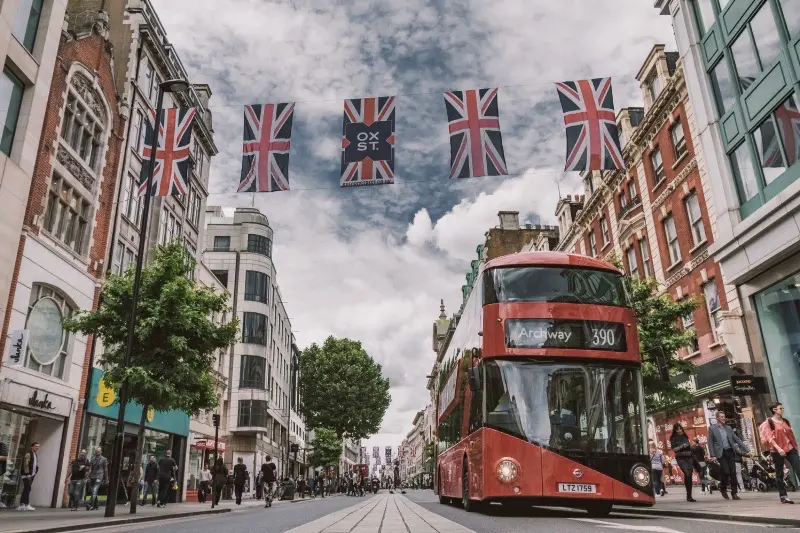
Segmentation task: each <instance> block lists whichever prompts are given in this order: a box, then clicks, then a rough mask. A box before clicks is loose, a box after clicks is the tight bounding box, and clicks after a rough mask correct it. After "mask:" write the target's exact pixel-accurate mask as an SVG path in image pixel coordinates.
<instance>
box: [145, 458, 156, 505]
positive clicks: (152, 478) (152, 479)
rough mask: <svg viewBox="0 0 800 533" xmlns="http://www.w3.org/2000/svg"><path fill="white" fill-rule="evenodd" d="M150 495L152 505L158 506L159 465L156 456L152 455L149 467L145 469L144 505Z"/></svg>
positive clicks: (148, 463)
mask: <svg viewBox="0 0 800 533" xmlns="http://www.w3.org/2000/svg"><path fill="white" fill-rule="evenodd" d="M148 493H149V494H150V505H155V504H156V495H157V494H158V464H156V456H155V455H151V456H150V460H149V461H148V462H147V466H145V467H144V490H143V491H142V503H141V505H144V504H145V503H147V494H148Z"/></svg>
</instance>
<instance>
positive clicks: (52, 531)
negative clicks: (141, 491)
mask: <svg viewBox="0 0 800 533" xmlns="http://www.w3.org/2000/svg"><path fill="white" fill-rule="evenodd" d="M230 512H231V510H230V509H209V510H207V511H193V512H181V513H173V514H169V515H156V516H140V517H135V518H119V519H116V518H113V519H111V520H106V521H103V522H88V523H82V524H71V525H68V526H55V527H46V528H43V529H28V530H25V529H21V530H18V531H20V532H23V531H24V532H25V533H61V532H64V531H83V530H86V529H98V528H101V527H115V526H122V525H125V524H136V523H140V522H157V521H159V520H172V519H175V518H188V517H191V516H197V515H210V514H222V513H230ZM9 533H16V532H9Z"/></svg>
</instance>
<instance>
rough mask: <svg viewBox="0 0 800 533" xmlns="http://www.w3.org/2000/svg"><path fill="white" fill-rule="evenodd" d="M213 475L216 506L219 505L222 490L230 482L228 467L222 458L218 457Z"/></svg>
mask: <svg viewBox="0 0 800 533" xmlns="http://www.w3.org/2000/svg"><path fill="white" fill-rule="evenodd" d="M211 473H212V474H213V476H214V478H213V479H214V505H219V499H220V497H221V496H222V490H223V489H224V488H225V483H227V481H228V467H226V466H225V463H224V462H223V461H222V457H217V462H216V463H214V469H213V470H212V472H211Z"/></svg>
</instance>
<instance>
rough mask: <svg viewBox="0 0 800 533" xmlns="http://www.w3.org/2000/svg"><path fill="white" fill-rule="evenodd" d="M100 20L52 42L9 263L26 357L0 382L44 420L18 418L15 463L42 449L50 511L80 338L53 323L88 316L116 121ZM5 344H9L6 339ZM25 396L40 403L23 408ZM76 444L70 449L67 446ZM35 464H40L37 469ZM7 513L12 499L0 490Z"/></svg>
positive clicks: (75, 403) (75, 420)
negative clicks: (34, 152) (43, 104)
mask: <svg viewBox="0 0 800 533" xmlns="http://www.w3.org/2000/svg"><path fill="white" fill-rule="evenodd" d="M112 60H113V58H112V55H111V48H110V46H109V42H108V20H107V17H106V16H105V15H104V14H103V13H101V12H94V13H92V14H91V16H90V17H84V18H81V19H77V18H70V19H69V25H68V30H67V31H66V32H64V33H63V34H62V36H61V44H60V46H59V49H58V59H57V61H56V65H55V70H54V73H53V78H52V83H51V85H50V94H49V99H48V103H47V108H46V111H45V115H44V126H43V128H42V132H41V140H40V143H39V151H38V156H37V157H36V162H35V166H34V171H33V177H32V180H31V187H30V194H29V196H28V202H27V207H26V210H25V217H24V221H23V228H22V234H21V236H19V237H18V248H17V249H18V252H17V257H18V262H19V263H18V264H19V268H18V269H17V270H15V272H14V276H13V278H12V281H11V287H10V295H9V310H10V312H9V313H8V315H7V317H6V324H4V328H3V333H2V338H5V337H6V335H7V332H8V331H11V332H18V331H21V330H24V331H26V333H25V335H26V341H27V349H24V348H22V349H23V350H24V353H21V354H20V355H21V358H20V361H19V364H9V365H4V367H3V375H4V377H5V378H6V379H7V380H8V381H9V382H13V383H14V384H24V385H23V386H26V387H27V388H28V389H30V391H20V392H29V393H30V394H29V398H20V399H24V400H28V403H29V405H34V406H43V409H44V410H46V411H49V413H47V415H42V416H36V415H33V414H31V415H30V416H26V415H20V416H21V417H24V418H26V420H25V424H24V431H23V433H24V434H22V435H19V438H20V439H21V440H22V441H25V445H20V446H19V448H18V450H19V451H18V452H17V454H16V455H17V456H19V454H20V453H22V451H23V450H24V449H25V448H27V447H28V446H29V445H30V443H31V442H33V441H39V442H40V443H41V452H40V459H39V461H40V464H41V465H42V467H43V468H42V471H41V474H40V475H39V476H37V478H36V483H35V484H34V485H33V493H32V503H33V504H34V505H36V504H38V505H43V506H58V505H60V503H61V498H62V496H63V493H62V490H61V489H62V488H63V487H64V483H63V481H64V477H65V476H66V475H67V470H68V468H67V465H68V463H69V460H70V458H71V457H70V455H71V453H70V449H71V446H70V445H69V444H67V446H66V448H65V447H64V446H63V445H62V442H63V441H66V442H69V437H71V436H73V435H74V432H75V428H76V427H77V426H78V425H79V424H80V415H81V409H80V407H79V406H80V405H82V403H83V401H82V400H83V392H84V391H83V388H82V384H83V374H84V369H85V368H86V365H87V364H88V360H89V356H90V347H89V343H88V342H87V339H86V338H85V337H82V336H80V335H73V334H69V333H66V332H64V331H63V329H62V327H61V318H62V317H64V316H69V315H71V314H72V313H74V312H76V311H78V310H81V309H95V308H96V306H97V302H98V297H99V293H100V285H101V283H102V279H103V277H104V273H105V269H104V265H105V258H106V250H107V244H108V234H109V226H110V222H111V212H112V211H113V205H114V191H115V185H116V177H117V172H118V170H119V156H120V152H121V147H122V141H123V137H124V132H125V130H124V126H125V119H124V117H123V116H122V115H121V114H120V113H119V101H118V99H117V95H116V90H115V85H114V74H113V71H112ZM11 337H12V340H13V339H14V338H15V337H16V334H15V333H12V335H11ZM30 398H34V400H39V401H40V402H42V403H37V402H36V401H34V402H33V403H31V402H30ZM74 445H75V443H73V446H74ZM44 465H47V466H46V467H45V466H44ZM3 497H4V500H5V503H6V505H9V504H13V503H14V498H15V497H16V493H15V492H14V493H6V491H3Z"/></svg>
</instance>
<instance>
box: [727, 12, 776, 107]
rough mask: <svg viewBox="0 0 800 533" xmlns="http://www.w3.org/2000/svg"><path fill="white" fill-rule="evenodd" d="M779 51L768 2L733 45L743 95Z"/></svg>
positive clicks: (732, 51) (773, 20)
mask: <svg viewBox="0 0 800 533" xmlns="http://www.w3.org/2000/svg"><path fill="white" fill-rule="evenodd" d="M780 47H781V44H780V39H779V38H778V30H777V28H776V27H775V19H774V18H773V16H772V9H771V8H770V6H769V2H766V3H764V5H763V6H761V9H759V11H758V13H757V14H756V16H755V17H753V19H752V20H751V21H750V24H749V25H747V26H746V27H745V28H744V30H743V31H742V32H741V33H740V34H739V36H738V37H737V38H736V40H735V41H734V42H733V44H732V45H731V54H732V55H733V62H734V64H735V65H736V75H737V77H738V80H739V88H740V89H741V91H742V92H744V91H745V90H747V88H748V87H749V86H750V84H752V82H753V80H755V78H756V77H758V75H759V73H760V72H761V71H762V70H764V69H765V68H766V67H768V66H770V65H771V64H772V63H773V62H774V61H775V60H776V59H777V57H778V54H779V53H780Z"/></svg>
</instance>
